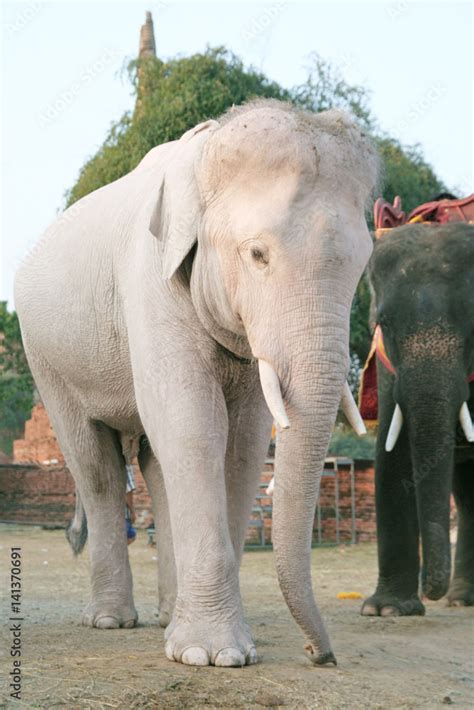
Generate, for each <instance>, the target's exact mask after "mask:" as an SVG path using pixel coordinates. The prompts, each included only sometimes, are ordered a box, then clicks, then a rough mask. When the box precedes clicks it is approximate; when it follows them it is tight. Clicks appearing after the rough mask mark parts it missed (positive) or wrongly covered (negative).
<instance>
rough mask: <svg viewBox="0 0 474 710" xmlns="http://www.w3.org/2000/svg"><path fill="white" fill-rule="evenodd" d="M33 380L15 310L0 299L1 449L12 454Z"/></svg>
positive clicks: (25, 416)
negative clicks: (9, 310)
mask: <svg viewBox="0 0 474 710" xmlns="http://www.w3.org/2000/svg"><path fill="white" fill-rule="evenodd" d="M33 399H34V384H33V378H32V376H31V372H30V368H29V367H28V362H27V360H26V355H25V351H24V349H23V344H22V340H21V332H20V324H19V322H18V317H17V315H16V313H15V312H13V313H9V312H8V310H7V304H6V302H5V301H0V449H2V450H3V451H5V452H6V453H8V454H10V453H11V450H12V444H13V440H14V439H16V438H18V437H19V436H21V434H22V432H23V426H24V423H25V421H26V419H28V417H29V416H30V412H31V408H32V406H33Z"/></svg>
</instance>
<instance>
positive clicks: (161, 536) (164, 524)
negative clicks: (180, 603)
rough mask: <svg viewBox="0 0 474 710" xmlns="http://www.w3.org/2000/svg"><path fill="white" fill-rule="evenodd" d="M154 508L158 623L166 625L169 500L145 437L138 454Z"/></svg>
mask: <svg viewBox="0 0 474 710" xmlns="http://www.w3.org/2000/svg"><path fill="white" fill-rule="evenodd" d="M138 462H139V464H140V470H141V472H142V474H143V478H144V479H145V482H146V485H147V488H148V492H149V494H150V497H151V503H152V507H153V517H154V520H155V530H156V533H155V535H156V547H157V553H158V555H157V556H158V611H159V622H160V626H168V624H169V622H170V621H171V616H172V614H173V609H174V605H175V601H176V565H175V560H174V552H173V538H172V535H171V523H170V515H169V509H168V500H167V497H166V490H165V485H164V481H163V474H162V471H161V467H160V464H159V463H158V461H157V459H156V457H155V456H154V454H153V452H152V450H151V447H150V445H149V443H148V441H147V440H146V438H145V437H144V438H143V439H142V442H141V445H140V452H139V454H138Z"/></svg>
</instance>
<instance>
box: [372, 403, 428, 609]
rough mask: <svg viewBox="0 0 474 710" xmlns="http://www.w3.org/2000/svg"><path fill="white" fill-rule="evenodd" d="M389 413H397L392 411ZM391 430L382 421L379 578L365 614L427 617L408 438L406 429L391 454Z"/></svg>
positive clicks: (377, 481) (378, 468)
mask: <svg viewBox="0 0 474 710" xmlns="http://www.w3.org/2000/svg"><path fill="white" fill-rule="evenodd" d="M389 409H390V410H391V411H393V407H392V406H390V407H389ZM389 421H390V420H389ZM387 430H388V424H387V421H386V419H384V418H383V417H381V420H380V427H379V433H378V438H377V452H376V462H375V503H376V512H377V551H378V561H379V578H378V583H377V588H376V590H375V592H374V594H372V596H371V597H369V598H368V599H366V600H365V601H364V603H363V605H362V609H361V614H362V615H363V616H417V615H423V614H424V613H425V608H424V605H423V603H422V602H421V600H420V598H419V596H418V585H419V581H418V580H419V553H418V546H419V531H418V520H417V511H416V498H415V484H414V482H413V471H412V466H411V458H410V450H409V444H408V434H407V431H406V428H405V429H402V432H401V434H400V437H399V441H398V442H397V445H396V447H395V449H394V450H393V451H392V452H390V453H387V452H386V451H385V440H386V436H387Z"/></svg>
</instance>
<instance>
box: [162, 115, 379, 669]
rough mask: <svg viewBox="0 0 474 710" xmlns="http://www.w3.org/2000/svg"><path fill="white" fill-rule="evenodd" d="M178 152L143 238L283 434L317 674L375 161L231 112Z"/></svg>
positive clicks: (365, 149)
mask: <svg viewBox="0 0 474 710" xmlns="http://www.w3.org/2000/svg"><path fill="white" fill-rule="evenodd" d="M181 140H182V141H183V140H184V142H183V143H182V147H181V148H180V149H181V150H182V151H183V155H186V156H187V158H186V159H187V168H186V170H185V172H184V173H183V168H182V163H181V166H180V167H179V168H178V167H174V166H173V167H170V168H169V169H168V170H167V172H166V174H165V177H164V184H163V186H162V189H161V193H160V205H159V209H157V210H156V212H155V213H154V215H156V218H155V217H152V222H151V227H150V229H151V231H152V232H153V233H154V234H155V235H156V236H157V237H158V238H159V239H160V240H161V241H162V246H163V263H164V265H165V275H166V277H167V278H169V279H171V281H173V279H174V280H175V284H176V287H178V284H179V285H180V287H182V286H183V284H184V285H185V284H186V283H188V284H189V287H190V292H191V297H192V300H193V303H194V306H195V309H196V313H197V315H198V318H199V319H200V321H201V322H202V324H203V325H204V327H205V328H206V329H207V331H208V332H209V333H210V334H211V335H212V337H213V338H215V340H217V341H218V342H219V343H220V344H221V345H223V346H224V347H225V348H226V349H227V350H229V351H231V352H232V353H233V354H234V355H236V356H238V357H242V358H255V359H257V360H258V362H259V370H260V377H261V383H262V389H263V392H264V395H265V398H266V400H267V404H268V406H269V409H270V410H271V412H272V414H273V416H274V418H275V420H276V421H277V423H278V424H279V425H280V431H279V435H278V443H277V452H276V462H275V481H276V484H275V493H274V517H273V544H274V549H275V553H276V561H277V569H278V577H279V582H280V586H281V589H282V591H283V594H284V596H285V599H286V601H287V603H288V606H289V608H290V610H291V612H292V614H293V616H294V618H295V619H296V621H297V622H298V624H299V625H300V627H301V628H302V629H303V631H304V632H305V634H306V636H307V639H308V645H307V649H308V651H309V653H310V655H311V656H312V659H313V660H314V661H315V662H317V663H325V662H327V661H330V660H333V656H332V653H331V651H330V647H329V642H328V639H327V636H326V632H325V630H324V627H323V625H322V622H321V620H320V617H319V613H318V610H317V607H316V604H315V601H314V598H313V592H312V587H311V575H310V551H311V536H312V525H313V518H314V509H315V503H316V498H317V495H318V489H319V481H320V475H321V471H322V468H323V463H324V457H325V455H326V451H327V447H328V442H329V438H330V434H331V431H332V427H333V425H334V421H335V418H336V414H337V410H338V407H339V404H340V402H341V396H342V395H344V396H343V407H344V410H345V411H346V413H347V415H348V417H349V418H350V419H351V420H352V421H353V423H354V424H355V426H356V427H359V431H360V429H361V428H363V425H362V424H361V421H360V417H358V411H357V410H356V407H355V405H354V403H353V400H352V398H351V396H350V392H349V390H348V386H347V385H345V378H346V374H347V370H348V361H349V357H348V355H349V345H348V344H349V315H350V307H351V302H352V298H353V295H354V291H355V287H356V285H357V282H358V280H359V278H360V275H361V273H362V271H363V269H364V267H365V265H366V262H367V260H368V258H369V256H370V253H371V250H372V242H371V238H370V235H369V232H368V229H367V225H366V221H365V206H366V203H367V201H368V198H369V195H370V194H371V192H372V190H373V188H374V184H375V181H376V177H377V169H378V160H377V155H376V152H375V150H374V148H373V147H372V145H371V143H370V141H369V140H368V139H367V138H366V137H365V136H364V135H363V134H362V133H361V131H360V130H359V129H358V128H357V127H356V126H355V125H354V124H353V123H352V122H351V121H350V120H349V118H348V117H347V116H346V115H345V114H344V113H343V112H341V111H338V110H331V111H328V112H325V113H321V114H310V113H308V112H303V111H298V110H295V109H294V108H292V107H291V106H289V105H286V104H282V103H280V102H272V101H261V102H255V103H251V104H247V105H245V106H243V107H240V108H237V109H232V110H231V111H230V112H229V113H227V114H226V115H225V116H224V117H222V118H221V119H220V120H219V121H218V122H210V123H207V124H203V125H202V126H200V127H198V128H197V129H193V131H192V132H190V134H187V136H185V137H184V139H181ZM178 207H179V210H178V209H177V208H178ZM178 213H179V214H181V215H183V214H184V215H185V219H184V221H180V218H178ZM183 264H184V266H183Z"/></svg>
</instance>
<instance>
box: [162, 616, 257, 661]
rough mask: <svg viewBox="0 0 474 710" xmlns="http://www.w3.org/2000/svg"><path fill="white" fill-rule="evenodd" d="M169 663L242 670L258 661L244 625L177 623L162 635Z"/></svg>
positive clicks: (235, 623)
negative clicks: (164, 639)
mask: <svg viewBox="0 0 474 710" xmlns="http://www.w3.org/2000/svg"><path fill="white" fill-rule="evenodd" d="M165 638H166V644H165V654H166V657H167V658H168V660H170V661H177V662H178V663H184V664H185V665H188V666H221V667H228V668H241V667H242V666H245V665H252V664H253V663H256V662H257V651H256V650H255V646H254V643H253V641H252V637H251V635H250V631H249V630H248V628H247V626H246V625H245V624H244V623H242V622H241V623H239V622H234V623H230V622H229V623H228V624H226V623H215V624H213V623H210V622H208V623H206V622H199V623H196V622H194V623H193V622H188V623H186V622H184V621H179V622H176V621H175V620H173V622H172V623H171V625H170V626H169V627H168V631H167V632H166V634H165Z"/></svg>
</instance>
